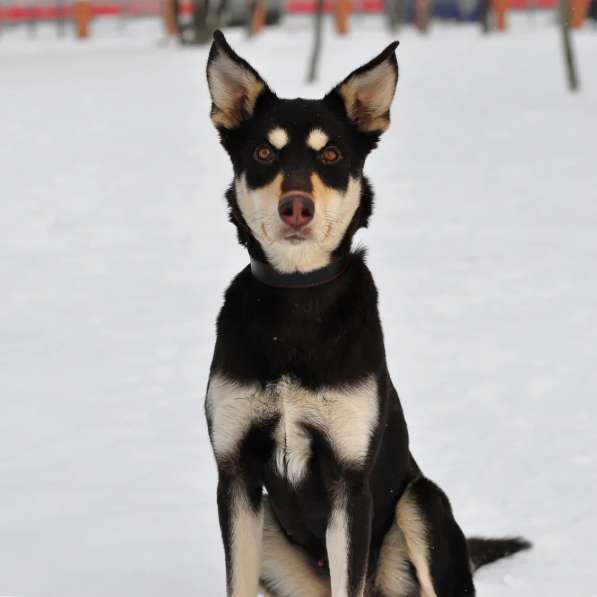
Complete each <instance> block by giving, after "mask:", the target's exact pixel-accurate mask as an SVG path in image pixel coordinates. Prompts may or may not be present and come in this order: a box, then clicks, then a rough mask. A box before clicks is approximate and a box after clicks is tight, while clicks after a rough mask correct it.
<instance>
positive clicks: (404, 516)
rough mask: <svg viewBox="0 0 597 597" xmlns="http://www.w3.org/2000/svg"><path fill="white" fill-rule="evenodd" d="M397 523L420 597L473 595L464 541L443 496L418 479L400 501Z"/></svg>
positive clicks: (427, 481)
mask: <svg viewBox="0 0 597 597" xmlns="http://www.w3.org/2000/svg"><path fill="white" fill-rule="evenodd" d="M396 521H397V524H398V526H399V527H400V529H401V531H402V533H403V535H404V541H405V543H406V547H407V551H408V557H409V559H410V561H411V562H412V564H413V566H414V567H415V570H416V574H417V579H418V581H419V584H420V587H421V597H465V596H466V597H469V596H470V597H472V596H473V595H474V594H475V587H474V585H473V577H472V568H471V563H470V559H469V553H468V547H467V542H466V539H465V537H464V535H463V533H462V531H461V530H460V527H459V526H458V524H457V523H456V520H455V519H454V515H453V514H452V508H451V506H450V502H449V501H448V498H447V497H446V495H445V494H444V492H443V491H442V490H441V489H440V488H439V487H438V486H437V485H435V483H433V482H432V481H429V479H425V478H424V477H419V478H418V479H416V480H414V481H413V482H412V483H411V484H410V485H409V486H408V488H407V489H406V491H405V492H404V494H403V495H402V497H401V498H400V500H399V502H398V505H397V507H396Z"/></svg>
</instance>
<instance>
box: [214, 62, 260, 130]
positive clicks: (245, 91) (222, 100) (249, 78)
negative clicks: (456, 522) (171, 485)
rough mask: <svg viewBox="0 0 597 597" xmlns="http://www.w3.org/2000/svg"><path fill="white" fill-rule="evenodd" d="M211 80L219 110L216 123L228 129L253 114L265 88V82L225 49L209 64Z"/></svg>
mask: <svg viewBox="0 0 597 597" xmlns="http://www.w3.org/2000/svg"><path fill="white" fill-rule="evenodd" d="M207 80H208V83H209V91H210V93H211V98H212V101H213V103H214V107H215V109H214V111H213V113H212V117H211V118H212V121H213V122H214V124H215V125H216V126H222V127H224V128H234V127H236V126H238V125H239V124H240V123H241V122H242V118H243V116H245V115H251V114H252V113H253V110H254V108H255V102H256V101H257V98H258V97H259V94H260V93H261V92H262V91H263V90H264V88H265V85H264V84H263V81H261V80H259V79H258V78H257V77H256V76H255V75H254V74H253V73H252V72H251V71H250V70H248V69H246V68H244V67H243V66H242V65H240V64H238V63H237V62H235V61H234V60H232V58H230V56H228V55H227V54H226V53H225V52H224V51H222V50H220V51H219V53H218V55H217V56H216V58H215V59H214V60H213V61H212V62H211V63H210V64H209V67H208V71H207ZM241 108H242V109H241Z"/></svg>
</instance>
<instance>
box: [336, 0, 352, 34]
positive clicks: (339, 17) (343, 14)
mask: <svg viewBox="0 0 597 597" xmlns="http://www.w3.org/2000/svg"><path fill="white" fill-rule="evenodd" d="M350 1H351V0H336V31H337V32H338V33H339V34H340V35H346V34H347V33H348V20H349V18H350Z"/></svg>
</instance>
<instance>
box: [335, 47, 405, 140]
mask: <svg viewBox="0 0 597 597" xmlns="http://www.w3.org/2000/svg"><path fill="white" fill-rule="evenodd" d="M397 47H398V42H397V41H396V42H394V43H392V44H390V45H389V46H388V47H387V48H386V49H385V50H384V51H383V52H382V53H381V54H379V56H377V57H375V58H374V59H373V60H371V61H370V62H368V63H367V64H365V65H364V66H361V67H360V68H357V70H355V71H353V72H352V73H351V74H350V75H348V77H346V79H344V81H342V83H340V84H339V85H337V86H336V87H334V89H332V91H331V92H330V93H329V94H328V95H327V96H326V99H329V98H332V97H335V99H336V100H337V99H340V100H341V102H342V103H343V104H344V109H345V110H346V115H347V116H348V119H349V120H351V121H352V123H353V124H354V125H355V126H356V127H357V129H358V130H359V131H361V132H362V133H378V134H379V133H383V132H384V131H385V130H386V129H387V128H388V127H389V126H390V106H391V104H392V99H393V98H394V92H395V91H396V84H397V83H398V62H397V60H396V53H395V52H396V48H397Z"/></svg>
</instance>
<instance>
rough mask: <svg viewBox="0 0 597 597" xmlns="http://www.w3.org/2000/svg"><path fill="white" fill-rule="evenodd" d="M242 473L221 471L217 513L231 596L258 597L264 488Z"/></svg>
mask: <svg viewBox="0 0 597 597" xmlns="http://www.w3.org/2000/svg"><path fill="white" fill-rule="evenodd" d="M250 483H251V482H250V481H249V480H248V479H246V477H245V476H244V475H242V474H240V475H231V474H230V473H228V472H226V471H224V470H220V472H219V481H218V514H219V517H220V528H221V531H222V539H223V541H224V550H225V553H226V584H227V589H228V596H229V597H256V595H257V588H258V583H259V567H260V564H261V543H262V535H263V511H262V499H261V486H258V487H257V486H250Z"/></svg>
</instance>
